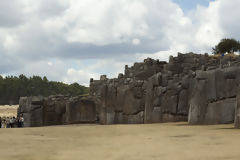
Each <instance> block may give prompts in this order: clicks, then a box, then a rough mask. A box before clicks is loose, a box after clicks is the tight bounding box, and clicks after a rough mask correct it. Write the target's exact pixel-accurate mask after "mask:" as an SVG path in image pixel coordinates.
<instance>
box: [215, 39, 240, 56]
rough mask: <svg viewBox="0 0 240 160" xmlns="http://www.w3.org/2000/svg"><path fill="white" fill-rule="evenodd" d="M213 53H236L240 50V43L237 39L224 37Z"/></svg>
mask: <svg viewBox="0 0 240 160" xmlns="http://www.w3.org/2000/svg"><path fill="white" fill-rule="evenodd" d="M212 50H213V54H225V53H234V52H238V51H240V43H239V42H238V41H237V40H235V39H233V38H232V39H227V38H225V39H222V40H221V41H220V42H219V43H218V44H217V45H216V46H215V47H214V48H212Z"/></svg>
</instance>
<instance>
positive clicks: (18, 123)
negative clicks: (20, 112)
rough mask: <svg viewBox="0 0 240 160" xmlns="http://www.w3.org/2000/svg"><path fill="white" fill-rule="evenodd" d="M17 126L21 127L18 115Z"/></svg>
mask: <svg viewBox="0 0 240 160" xmlns="http://www.w3.org/2000/svg"><path fill="white" fill-rule="evenodd" d="M16 121H17V127H18V128H20V127H21V122H20V117H17V120H16Z"/></svg>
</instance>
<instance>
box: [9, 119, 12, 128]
mask: <svg viewBox="0 0 240 160" xmlns="http://www.w3.org/2000/svg"><path fill="white" fill-rule="evenodd" d="M9 128H13V118H12V117H10V118H9Z"/></svg>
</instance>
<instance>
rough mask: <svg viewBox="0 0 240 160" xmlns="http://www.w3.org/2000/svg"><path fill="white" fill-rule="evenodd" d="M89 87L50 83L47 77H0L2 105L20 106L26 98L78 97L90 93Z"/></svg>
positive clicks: (0, 101) (0, 99) (75, 84)
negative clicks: (59, 95) (23, 98)
mask: <svg viewBox="0 0 240 160" xmlns="http://www.w3.org/2000/svg"><path fill="white" fill-rule="evenodd" d="M88 90H89V89H88V87H84V86H81V85H79V84H78V83H73V84H70V85H69V84H65V83H62V82H55V81H49V80H48V79H47V77H43V78H42V77H39V76H33V77H29V78H28V77H26V76H25V75H19V76H18V77H16V76H7V77H5V78H4V77H2V76H1V75H0V105H4V104H18V101H19V98H20V97H24V96H38V95H42V96H49V95H58V94H62V95H69V96H77V95H82V94H87V93H88Z"/></svg>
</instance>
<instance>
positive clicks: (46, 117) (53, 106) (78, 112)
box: [18, 96, 96, 127]
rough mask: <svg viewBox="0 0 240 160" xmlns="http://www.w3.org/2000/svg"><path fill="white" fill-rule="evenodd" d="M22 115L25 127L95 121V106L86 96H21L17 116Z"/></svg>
mask: <svg viewBox="0 0 240 160" xmlns="http://www.w3.org/2000/svg"><path fill="white" fill-rule="evenodd" d="M20 115H22V116H23V117H24V126H25V127H39V126H50V125H63V124H73V123H95V121H96V108H95V104H94V103H93V101H92V100H91V99H90V98H86V97H84V98H83V97H73V98H70V97H67V96H50V97H41V96H33V97H21V98H20V101H19V109H18V116H20Z"/></svg>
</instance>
